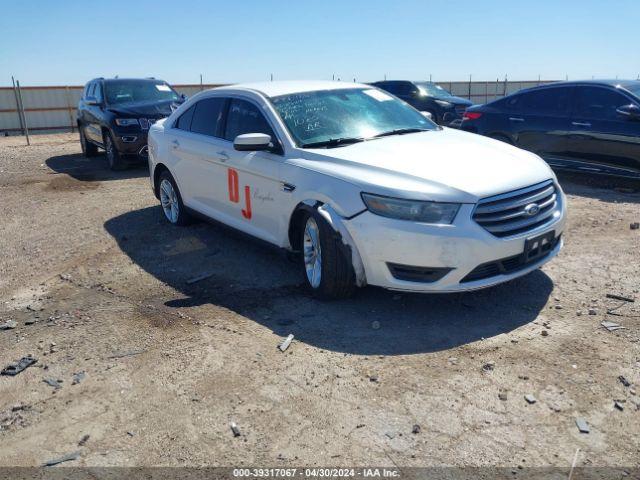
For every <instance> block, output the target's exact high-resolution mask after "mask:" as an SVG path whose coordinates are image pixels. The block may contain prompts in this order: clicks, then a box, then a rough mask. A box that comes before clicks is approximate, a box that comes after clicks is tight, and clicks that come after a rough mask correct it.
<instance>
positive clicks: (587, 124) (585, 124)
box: [571, 122, 591, 127]
mask: <svg viewBox="0 0 640 480" xmlns="http://www.w3.org/2000/svg"><path fill="white" fill-rule="evenodd" d="M571 125H575V126H576V127H590V126H591V124H590V123H589V122H571Z"/></svg>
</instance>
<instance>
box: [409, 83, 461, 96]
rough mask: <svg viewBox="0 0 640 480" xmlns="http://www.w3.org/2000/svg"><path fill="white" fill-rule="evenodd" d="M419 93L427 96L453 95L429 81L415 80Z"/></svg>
mask: <svg viewBox="0 0 640 480" xmlns="http://www.w3.org/2000/svg"><path fill="white" fill-rule="evenodd" d="M415 84H416V85H417V86H418V89H419V90H420V93H422V94H423V95H426V96H427V97H453V95H451V93H450V92H448V91H447V90H445V89H444V88H442V87H441V86H440V85H436V84H435V83H431V82H415Z"/></svg>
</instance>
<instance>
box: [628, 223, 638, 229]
mask: <svg viewBox="0 0 640 480" xmlns="http://www.w3.org/2000/svg"><path fill="white" fill-rule="evenodd" d="M629 228H630V229H631V230H638V229H639V228H640V222H633V223H632V224H631V225H629Z"/></svg>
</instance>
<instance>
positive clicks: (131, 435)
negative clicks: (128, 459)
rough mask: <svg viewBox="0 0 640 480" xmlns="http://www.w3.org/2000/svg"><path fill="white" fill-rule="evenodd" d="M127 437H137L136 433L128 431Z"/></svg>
mask: <svg viewBox="0 0 640 480" xmlns="http://www.w3.org/2000/svg"><path fill="white" fill-rule="evenodd" d="M127 435H129V436H130V437H135V436H136V434H135V432H131V431H128V432H127Z"/></svg>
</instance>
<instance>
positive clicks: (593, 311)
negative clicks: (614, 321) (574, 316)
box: [589, 308, 598, 315]
mask: <svg viewBox="0 0 640 480" xmlns="http://www.w3.org/2000/svg"><path fill="white" fill-rule="evenodd" d="M597 314H598V309H596V308H590V309H589V315H597Z"/></svg>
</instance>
